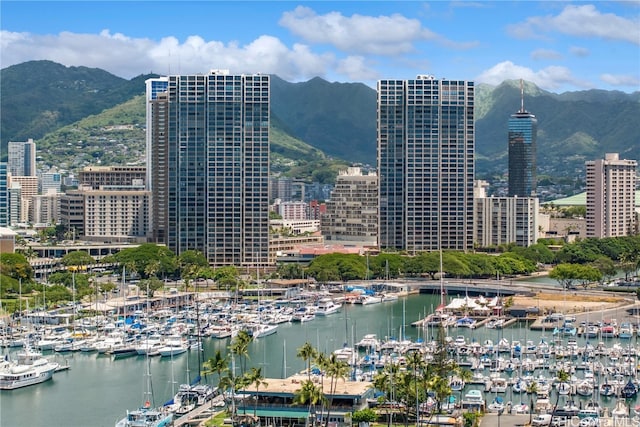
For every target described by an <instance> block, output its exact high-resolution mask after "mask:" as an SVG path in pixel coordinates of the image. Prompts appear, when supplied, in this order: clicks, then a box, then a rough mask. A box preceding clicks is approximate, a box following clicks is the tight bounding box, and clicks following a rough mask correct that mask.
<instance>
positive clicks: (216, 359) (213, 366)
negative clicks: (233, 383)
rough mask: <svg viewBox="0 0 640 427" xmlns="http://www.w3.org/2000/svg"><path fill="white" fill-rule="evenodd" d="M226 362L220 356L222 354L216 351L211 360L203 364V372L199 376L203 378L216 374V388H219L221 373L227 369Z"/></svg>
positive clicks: (223, 357) (225, 359) (224, 358)
mask: <svg viewBox="0 0 640 427" xmlns="http://www.w3.org/2000/svg"><path fill="white" fill-rule="evenodd" d="M227 362H228V361H227V358H226V357H225V356H222V352H221V351H220V349H218V350H216V353H215V355H214V356H213V357H212V358H210V359H209V360H207V361H206V362H204V365H203V366H204V370H203V371H202V373H201V374H202V375H204V376H205V377H206V376H207V375H209V374H213V373H214V372H215V373H216V374H218V387H220V380H221V379H222V372H224V371H226V370H227V369H228V366H227Z"/></svg>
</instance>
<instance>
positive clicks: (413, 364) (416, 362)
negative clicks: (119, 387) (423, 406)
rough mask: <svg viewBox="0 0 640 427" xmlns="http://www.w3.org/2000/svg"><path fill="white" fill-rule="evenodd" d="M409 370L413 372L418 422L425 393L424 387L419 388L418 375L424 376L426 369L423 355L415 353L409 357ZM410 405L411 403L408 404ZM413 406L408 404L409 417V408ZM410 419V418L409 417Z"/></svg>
mask: <svg viewBox="0 0 640 427" xmlns="http://www.w3.org/2000/svg"><path fill="white" fill-rule="evenodd" d="M407 368H409V369H411V370H412V371H413V389H414V391H415V402H416V406H415V409H416V421H419V415H420V409H419V408H420V400H421V398H422V393H423V392H424V387H422V388H421V387H419V386H418V383H419V381H418V373H420V375H422V373H423V370H424V369H425V368H426V363H425V360H424V358H423V357H422V354H421V353H420V352H419V351H413V352H411V353H409V354H408V355H407ZM407 403H409V402H407ZM411 406H412V405H409V404H407V415H409V408H410V407H411ZM407 419H408V416H407Z"/></svg>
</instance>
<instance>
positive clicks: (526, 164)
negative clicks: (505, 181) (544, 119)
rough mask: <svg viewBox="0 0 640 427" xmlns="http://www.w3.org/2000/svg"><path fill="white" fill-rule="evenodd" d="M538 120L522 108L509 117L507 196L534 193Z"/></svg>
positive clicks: (532, 194) (522, 106)
mask: <svg viewBox="0 0 640 427" xmlns="http://www.w3.org/2000/svg"><path fill="white" fill-rule="evenodd" d="M537 133H538V120H537V119H536V116H534V115H533V114H531V113H529V112H528V111H526V110H525V109H524V102H522V103H521V108H520V110H519V111H518V112H517V113H515V114H512V115H511V117H510V118H509V196H510V197H513V196H519V197H531V196H535V195H536V184H537V182H536V180H537V178H536V135H537Z"/></svg>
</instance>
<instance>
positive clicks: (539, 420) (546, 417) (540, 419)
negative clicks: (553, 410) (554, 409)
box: [531, 414, 551, 426]
mask: <svg viewBox="0 0 640 427" xmlns="http://www.w3.org/2000/svg"><path fill="white" fill-rule="evenodd" d="M549 424H551V414H541V415H536V417H535V418H534V419H532V420H531V425H532V426H548V425H549Z"/></svg>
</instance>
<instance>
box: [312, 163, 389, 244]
mask: <svg viewBox="0 0 640 427" xmlns="http://www.w3.org/2000/svg"><path fill="white" fill-rule="evenodd" d="M321 230H322V235H323V236H324V238H325V241H326V242H327V243H329V244H336V243H342V244H345V245H356V246H367V247H377V246H378V176H377V174H376V173H374V172H369V173H367V174H363V173H362V170H361V169H360V168H359V167H350V168H348V169H347V170H344V171H340V173H339V174H338V176H337V177H336V184H335V186H334V188H333V191H332V192H331V197H330V198H329V200H328V201H327V212H326V213H325V214H324V215H323V216H322V217H321Z"/></svg>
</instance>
